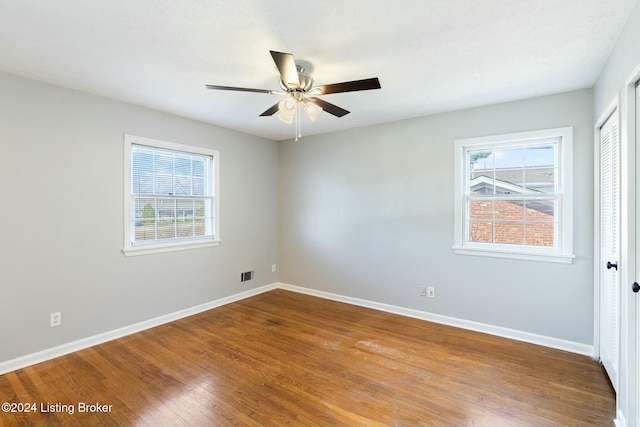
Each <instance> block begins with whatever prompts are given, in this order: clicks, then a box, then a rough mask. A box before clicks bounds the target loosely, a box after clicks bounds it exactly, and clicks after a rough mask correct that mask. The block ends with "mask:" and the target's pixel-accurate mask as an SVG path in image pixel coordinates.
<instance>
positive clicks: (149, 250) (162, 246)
mask: <svg viewBox="0 0 640 427" xmlns="http://www.w3.org/2000/svg"><path fill="white" fill-rule="evenodd" d="M133 144H139V145H148V146H151V147H158V148H165V149H168V150H174V151H184V152H190V153H197V154H203V155H207V156H212V157H213V181H214V182H213V194H214V198H213V209H214V227H215V228H214V229H215V234H214V235H213V236H206V237H198V238H193V239H185V240H181V241H172V242H154V243H148V244H145V245H133V244H132V241H131V233H132V230H131V147H132V145H133ZM219 175H220V153H219V152H218V151H216V150H212V149H209V148H204V147H197V146H192V145H184V144H176V143H174V142H168V141H161V140H157V139H152V138H145V137H141V136H135V135H124V240H123V242H124V243H123V248H122V253H124V255H125V256H135V255H148V254H154V253H162V252H173V251H182V250H187V249H196V248H206V247H211V246H218V245H219V244H220V242H221V239H220V180H219Z"/></svg>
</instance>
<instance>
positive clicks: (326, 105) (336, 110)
mask: <svg viewBox="0 0 640 427" xmlns="http://www.w3.org/2000/svg"><path fill="white" fill-rule="evenodd" d="M310 99H311V100H313V102H315V103H316V104H318V106H319V107H320V108H322V109H323V110H324V111H326V112H327V113H329V114H333V115H334V116H336V117H342V116H346V115H347V114H349V111H347V110H345V109H344V108H340V107H338V106H337V105H334V104H332V103H330V102H327V101H325V100H323V99H320V98H315V97H313V98H310Z"/></svg>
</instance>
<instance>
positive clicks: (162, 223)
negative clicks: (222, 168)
mask: <svg viewBox="0 0 640 427" xmlns="http://www.w3.org/2000/svg"><path fill="white" fill-rule="evenodd" d="M124 145H125V149H124V151H125V203H124V206H125V227H124V249H123V252H124V253H125V255H142V254H148V253H154V252H164V251H171V250H179V249H189V248H194V247H202V246H212V245H217V244H218V243H219V238H220V232H219V223H218V217H219V216H218V206H219V200H218V197H217V194H218V191H217V185H218V175H217V173H218V161H219V154H218V152H217V151H214V150H209V149H206V148H201V147H192V146H187V145H180V144H174V143H171V142H165V141H158V140H154V139H149V138H142V137H137V136H131V135H125V138H124Z"/></svg>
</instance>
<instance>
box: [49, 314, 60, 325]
mask: <svg viewBox="0 0 640 427" xmlns="http://www.w3.org/2000/svg"><path fill="white" fill-rule="evenodd" d="M60 325H62V313H60V312H57V313H51V327H52V328H53V327H55V326H60Z"/></svg>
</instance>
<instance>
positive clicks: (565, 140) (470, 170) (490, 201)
mask: <svg viewBox="0 0 640 427" xmlns="http://www.w3.org/2000/svg"><path fill="white" fill-rule="evenodd" d="M572 146H573V128H571V127H567V128H559V129H547V130H541V131H534V132H523V133H515V134H508V135H497V136H489V137H481V138H469V139H460V140H456V141H455V150H456V151H455V161H456V165H455V179H456V185H455V190H456V199H455V216H456V225H455V236H454V238H455V243H454V246H453V248H454V251H455V252H456V253H459V254H465V255H484V256H493V257H501V258H517V259H529V260H542V261H552V262H563V263H571V262H572V260H573V258H574V255H573V254H572V251H573V247H572V246H573V242H572V240H573V234H572V215H573V209H572V180H571V174H572V159H573V154H572Z"/></svg>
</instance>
